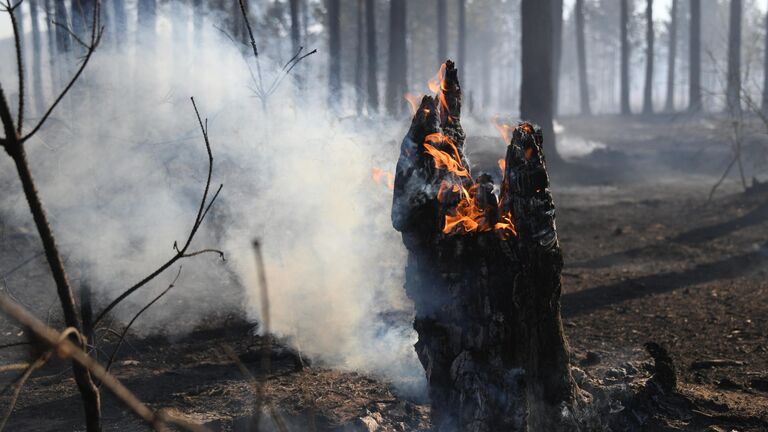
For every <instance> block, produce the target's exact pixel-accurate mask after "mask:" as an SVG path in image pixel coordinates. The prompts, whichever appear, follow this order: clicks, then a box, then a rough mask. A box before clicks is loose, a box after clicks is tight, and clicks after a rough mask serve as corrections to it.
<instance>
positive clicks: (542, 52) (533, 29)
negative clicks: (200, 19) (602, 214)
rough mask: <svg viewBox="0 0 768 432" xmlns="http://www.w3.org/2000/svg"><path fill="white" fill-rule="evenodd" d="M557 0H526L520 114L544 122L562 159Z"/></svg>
mask: <svg viewBox="0 0 768 432" xmlns="http://www.w3.org/2000/svg"><path fill="white" fill-rule="evenodd" d="M554 1H555V0H522V7H521V21H522V22H521V33H522V55H521V56H520V59H521V62H522V69H523V72H522V79H521V83H520V116H521V117H522V118H523V119H525V120H529V121H532V122H535V123H537V124H538V125H539V126H541V128H542V130H543V131H544V135H545V136H546V137H548V140H547V141H548V143H549V144H548V145H547V147H546V149H545V152H546V153H547V155H548V157H549V160H550V162H552V163H553V164H557V163H559V162H561V158H560V155H559V154H558V153H557V147H556V145H555V133H554V128H553V125H552V114H553V110H552V103H553V88H554V86H553V83H552V75H553V74H552V60H553V56H552V47H553V40H552V7H553V5H554Z"/></svg>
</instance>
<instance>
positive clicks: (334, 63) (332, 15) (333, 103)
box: [327, 0, 341, 110]
mask: <svg viewBox="0 0 768 432" xmlns="http://www.w3.org/2000/svg"><path fill="white" fill-rule="evenodd" d="M327 8H328V24H327V26H328V57H329V58H328V64H329V71H328V106H330V107H331V108H332V109H334V110H337V109H338V108H339V102H340V99H341V58H340V56H341V33H340V29H339V26H340V22H339V15H340V14H341V1H340V0H327Z"/></svg>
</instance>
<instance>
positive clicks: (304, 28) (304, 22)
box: [300, 0, 309, 44]
mask: <svg viewBox="0 0 768 432" xmlns="http://www.w3.org/2000/svg"><path fill="white" fill-rule="evenodd" d="M300 1H301V32H302V34H303V35H304V43H305V44H306V43H307V38H308V37H309V36H308V35H309V4H308V3H307V2H308V1H309V0H300Z"/></svg>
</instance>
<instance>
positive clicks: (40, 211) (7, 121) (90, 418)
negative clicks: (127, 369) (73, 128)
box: [0, 0, 103, 432]
mask: <svg viewBox="0 0 768 432" xmlns="http://www.w3.org/2000/svg"><path fill="white" fill-rule="evenodd" d="M20 4H21V1H19V2H18V3H16V5H14V6H11V3H10V0H6V2H5V5H4V6H5V8H4V9H5V12H7V13H8V14H9V16H10V18H11V22H12V23H13V26H12V27H13V32H14V40H15V43H16V61H17V69H18V75H19V76H18V80H19V85H20V90H19V106H18V116H17V122H16V124H14V121H13V116H12V115H11V112H10V107H9V106H8V103H7V100H6V99H5V94H4V93H3V90H2V86H0V121H2V123H3V130H4V131H5V137H4V138H2V139H0V145H2V146H3V147H4V148H5V151H6V152H7V153H8V155H9V156H10V157H11V159H12V160H13V162H14V164H15V165H16V170H17V173H18V176H19V180H20V181H21V185H22V189H23V191H24V196H25V198H26V200H27V204H28V205H29V209H30V212H31V213H32V218H33V219H34V222H35V226H36V228H37V231H38V233H39V235H40V240H41V242H42V243H43V250H44V251H45V256H46V259H47V261H48V265H49V267H50V270H51V274H52V276H53V279H54V281H55V282H56V289H57V295H58V298H59V301H60V303H61V308H62V312H63V314H64V321H65V323H66V325H67V326H68V327H70V328H73V329H75V333H76V334H79V333H80V329H81V325H80V318H79V316H78V312H77V308H76V306H75V300H74V295H73V292H72V288H71V285H70V283H69V280H68V278H67V274H66V271H65V270H64V264H63V262H62V259H61V255H60V254H59V249H58V246H57V245H56V239H55V237H54V236H53V232H52V230H51V227H50V224H49V223H48V216H47V214H46V211H45V208H44V207H43V203H42V201H41V199H40V194H39V193H38V191H37V186H36V185H35V182H34V178H33V176H32V172H31V170H30V166H29V162H28V160H27V155H26V151H25V148H24V143H25V142H26V140H27V139H29V138H30V137H32V136H33V135H34V134H35V133H36V132H37V131H38V130H39V129H40V128H41V127H42V125H43V124H44V123H45V121H46V120H47V119H48V117H49V116H50V114H51V113H52V112H53V110H54V109H55V108H56V106H57V105H58V103H59V102H60V101H61V99H63V98H64V96H65V95H66V94H67V92H68V91H69V89H70V88H71V87H72V86H73V85H74V83H75V82H76V81H77V79H78V78H79V77H80V74H81V73H82V71H83V70H84V69H85V66H86V65H87V64H88V61H89V60H90V57H91V55H92V54H93V52H94V51H95V49H96V47H97V46H98V44H99V41H100V40H101V35H102V33H103V27H101V25H100V1H99V0H97V1H96V4H95V6H94V9H93V17H92V20H91V24H92V26H91V35H90V42H91V43H90V46H89V49H88V52H87V54H86V57H85V59H84V60H83V63H82V64H81V66H80V68H79V69H78V71H77V72H76V73H75V75H74V76H73V77H72V79H71V80H70V82H69V84H68V85H67V86H66V87H65V88H64V90H63V91H62V92H61V93H60V94H59V96H58V97H57V98H56V99H55V101H54V103H53V104H52V105H51V106H50V107H49V108H48V109H47V110H46V113H45V115H44V116H43V117H42V118H41V119H40V121H39V122H38V124H37V125H36V126H35V127H34V128H33V129H32V131H31V132H29V133H27V134H26V135H23V134H22V126H23V120H24V91H23V82H24V69H23V67H22V65H23V63H24V62H23V57H22V50H21V49H20V38H21V36H20V35H19V29H18V25H17V24H16V17H15V14H14V10H15V9H16V8H17V7H18V6H19V5H20ZM70 335H71V334H70ZM74 343H78V344H82V343H83V342H82V340H81V339H79V338H73V340H72V341H71V342H70V344H73V346H74ZM30 373H31V372H30ZM73 374H74V377H75V382H76V383H77V386H78V389H79V390H80V395H81V397H82V400H83V405H84V408H85V414H86V427H87V429H88V431H89V432H97V431H100V430H101V399H100V397H99V391H98V389H97V388H96V386H95V385H94V383H93V380H92V379H91V375H90V373H89V372H88V369H86V368H84V367H82V366H81V365H80V364H78V363H74V364H73Z"/></svg>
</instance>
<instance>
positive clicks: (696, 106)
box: [688, 0, 702, 112]
mask: <svg viewBox="0 0 768 432" xmlns="http://www.w3.org/2000/svg"><path fill="white" fill-rule="evenodd" d="M690 10H691V19H690V42H689V43H690V47H689V48H688V55H689V61H688V63H689V69H688V73H689V76H688V110H689V111H691V112H696V111H701V108H702V105H701V0H691V4H690Z"/></svg>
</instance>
